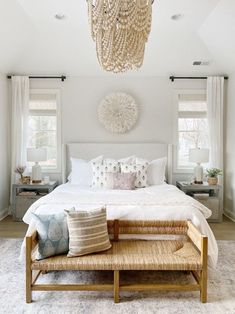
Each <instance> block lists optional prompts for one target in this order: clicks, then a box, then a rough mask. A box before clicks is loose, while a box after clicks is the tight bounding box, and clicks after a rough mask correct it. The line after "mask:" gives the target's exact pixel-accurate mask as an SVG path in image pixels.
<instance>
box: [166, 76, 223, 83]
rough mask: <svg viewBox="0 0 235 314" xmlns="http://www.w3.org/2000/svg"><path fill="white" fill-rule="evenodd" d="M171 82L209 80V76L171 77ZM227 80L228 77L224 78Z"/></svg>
mask: <svg viewBox="0 0 235 314" xmlns="http://www.w3.org/2000/svg"><path fill="white" fill-rule="evenodd" d="M169 79H170V80H171V82H174V80H207V76H173V75H172V76H170V77H169ZM224 79H225V80H228V76H224Z"/></svg>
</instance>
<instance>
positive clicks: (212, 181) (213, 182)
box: [207, 177, 218, 185]
mask: <svg viewBox="0 0 235 314" xmlns="http://www.w3.org/2000/svg"><path fill="white" fill-rule="evenodd" d="M207 182H208V184H209V185H216V184H217V183H218V178H217V177H208V179H207Z"/></svg>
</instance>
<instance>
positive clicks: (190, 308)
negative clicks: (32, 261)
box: [0, 239, 235, 314]
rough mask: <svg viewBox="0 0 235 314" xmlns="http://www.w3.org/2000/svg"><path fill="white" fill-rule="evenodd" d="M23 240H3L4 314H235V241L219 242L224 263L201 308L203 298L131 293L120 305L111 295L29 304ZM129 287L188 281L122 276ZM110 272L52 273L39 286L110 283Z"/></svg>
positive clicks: (41, 297)
mask: <svg viewBox="0 0 235 314" xmlns="http://www.w3.org/2000/svg"><path fill="white" fill-rule="evenodd" d="M21 242H22V240H19V239H0V254H1V255H0V256H1V257H0V313H1V314H5V313H6V314H14V313H17V314H20V313H30V314H34V313H40V314H44V313H45V314H46V313H48V314H49V313H50V314H53V313H57V314H60V313H66V314H70V313H71V314H74V313H75V314H76V313H81V314H83V313H84V314H93V313H94V314H96V313H97V314H98V313H100V314H106V313H109V314H111V313H112V314H115V313H120V314H126V313H127V314H132V313H133V314H134V313H135V314H142V313H145V314H151V313H154V314H155V313H156V314H157V313H161V314H168V313H169V314H186V313H187V314H189V313H190V314H197V313H198V314H199V313H200V314H204V313H207V314H208V313H213V314H217V313H218V314H235V241H218V245H219V262H218V267H217V269H216V270H215V271H210V273H209V283H208V303H206V304H202V303H200V300H199V292H154V293H152V292H131V293H129V292H126V293H121V302H120V303H119V304H114V303H113V298H112V293H111V292H34V293H33V300H34V301H33V302H32V303H31V304H26V303H25V276H24V266H23V265H22V264H21V263H19V261H18V256H19V251H20V245H21ZM121 278H122V280H123V281H125V282H135V281H140V280H142V281H143V282H146V281H148V282H149V283H151V282H152V283H154V282H169V281H170V280H171V282H172V281H173V282H174V283H177V282H178V281H181V282H182V281H184V282H186V281H189V280H191V279H190V278H191V276H189V275H185V274H184V275H182V274H180V273H178V272H169V273H163V272H122V273H121ZM111 279H112V273H111V272H102V273H100V272H78V271H76V272H71V271H70V272H50V273H48V274H45V275H43V276H42V278H41V279H40V282H41V283H43V282H50V283H52V282H56V283H66V282H67V283H81V282H84V283H86V282H92V281H98V282H100V283H101V282H102V283H103V282H107V283H109V282H111Z"/></svg>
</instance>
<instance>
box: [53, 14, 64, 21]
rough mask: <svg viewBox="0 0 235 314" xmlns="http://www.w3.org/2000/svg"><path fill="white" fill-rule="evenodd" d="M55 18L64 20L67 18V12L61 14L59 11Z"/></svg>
mask: <svg viewBox="0 0 235 314" xmlns="http://www.w3.org/2000/svg"><path fill="white" fill-rule="evenodd" d="M55 18H56V19H57V20H60V21H62V20H64V19H65V18H66V15H65V14H61V13H57V14H55Z"/></svg>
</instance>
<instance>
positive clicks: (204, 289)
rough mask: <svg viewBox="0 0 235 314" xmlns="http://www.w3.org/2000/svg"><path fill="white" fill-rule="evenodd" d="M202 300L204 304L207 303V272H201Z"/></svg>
mask: <svg viewBox="0 0 235 314" xmlns="http://www.w3.org/2000/svg"><path fill="white" fill-rule="evenodd" d="M200 299H201V302H202V303H206V302H207V270H202V271H201V291H200Z"/></svg>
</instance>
